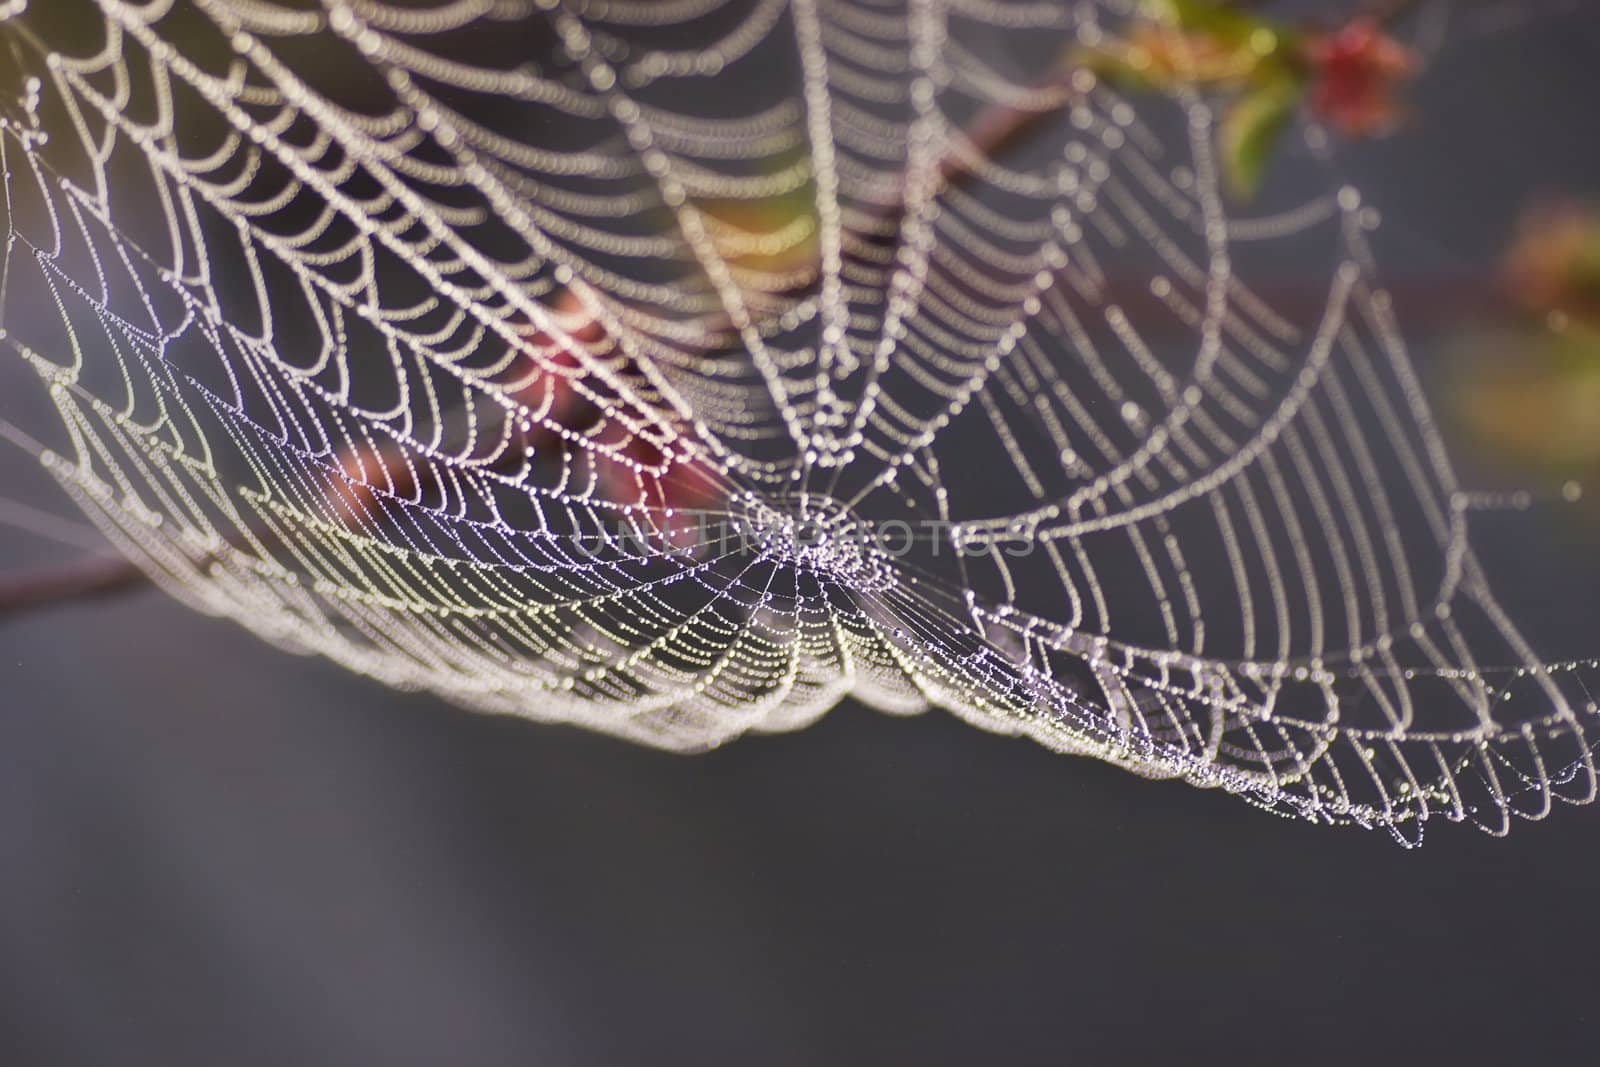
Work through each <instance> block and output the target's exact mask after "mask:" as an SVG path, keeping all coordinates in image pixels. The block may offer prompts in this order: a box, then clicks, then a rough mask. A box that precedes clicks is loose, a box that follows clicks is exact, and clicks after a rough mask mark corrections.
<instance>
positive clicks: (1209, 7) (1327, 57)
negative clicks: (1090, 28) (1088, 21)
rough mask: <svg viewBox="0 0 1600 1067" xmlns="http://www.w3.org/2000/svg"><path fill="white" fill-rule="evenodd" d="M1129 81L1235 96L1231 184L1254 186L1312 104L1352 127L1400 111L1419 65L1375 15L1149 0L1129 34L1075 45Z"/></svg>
mask: <svg viewBox="0 0 1600 1067" xmlns="http://www.w3.org/2000/svg"><path fill="white" fill-rule="evenodd" d="M1074 59H1075V62H1076V63H1077V64H1078V65H1081V66H1084V67H1087V68H1088V69H1090V70H1092V71H1094V72H1095V73H1096V74H1097V75H1099V76H1100V77H1101V78H1103V79H1105V80H1106V81H1108V82H1109V83H1111V84H1113V85H1116V86H1118V87H1120V88H1122V89H1124V90H1125V91H1161V92H1171V91H1173V90H1176V89H1179V88H1183V87H1193V88H1198V89H1203V90H1208V91H1213V92H1217V93H1220V94H1223V95H1225V96H1231V97H1232V99H1231V101H1230V102H1228V103H1227V104H1226V105H1225V107H1224V109H1223V115H1222V122H1221V125H1220V127H1219V129H1218V151H1219V154H1220V156H1221V161H1222V169H1223V174H1224V177H1225V178H1226V180H1227V183H1228V188H1229V190H1230V191H1231V192H1232V193H1233V195H1234V196H1235V197H1237V198H1239V199H1249V198H1251V197H1253V196H1255V194H1256V192H1257V191H1258V190H1259V189H1260V187H1261V183H1262V181H1263V179H1264V178H1265V176H1266V172H1267V167H1268V165H1269V163H1270V162H1271V160H1272V157H1273V155H1274V152H1275V149H1276V148H1277V147H1278V144H1279V143H1280V141H1281V140H1282V137H1283V134H1284V133H1285V132H1286V131H1287V130H1289V129H1290V127H1291V126H1292V124H1293V120H1294V118H1295V116H1296V115H1298V114H1300V113H1301V112H1302V111H1309V113H1310V114H1311V115H1313V116H1314V117H1315V118H1317V119H1319V120H1321V121H1323V122H1326V123H1328V124H1329V125H1331V126H1332V127H1333V128H1334V129H1336V130H1338V131H1339V132H1340V133H1342V134H1344V135H1345V136H1348V137H1372V136H1376V135H1379V134H1382V133H1385V132H1388V131H1389V130H1390V129H1392V128H1393V127H1394V126H1395V125H1396V123H1397V120H1398V116H1399V108H1398V105H1397V103H1396V98H1395V94H1396V92H1397V90H1398V88H1399V86H1400V85H1401V83H1403V82H1404V81H1405V80H1406V79H1408V78H1409V77H1410V76H1411V75H1412V74H1413V73H1414V72H1415V70H1416V62H1415V60H1414V59H1413V57H1412V55H1411V53H1410V52H1409V51H1407V50H1406V49H1405V48H1404V47H1402V46H1401V45H1400V44H1399V43H1398V42H1396V41H1395V40H1394V39H1393V38H1392V37H1390V36H1389V35H1388V34H1387V33H1386V32H1385V29H1384V25H1383V23H1382V22H1381V21H1380V20H1378V19H1376V18H1373V17H1367V16H1362V17H1357V18H1352V19H1349V20H1348V21H1346V22H1345V23H1343V24H1342V25H1340V26H1338V27H1336V28H1334V29H1317V28H1311V27H1301V26H1295V25H1290V24H1288V23H1284V22H1280V21H1278V20H1275V19H1272V18H1269V17H1267V16H1265V15H1262V14H1258V13H1255V12H1252V11H1247V10H1245V9H1243V8H1242V7H1240V6H1239V5H1237V4H1232V3H1225V2H1215V0H1147V2H1146V4H1145V5H1144V7H1143V13H1142V14H1141V15H1140V16H1139V17H1137V18H1135V19H1134V20H1133V22H1132V23H1131V25H1130V27H1129V28H1128V30H1127V31H1126V36H1125V37H1123V38H1120V39H1112V40H1109V41H1107V42H1105V43H1103V44H1100V45H1097V46H1095V47H1092V48H1082V49H1079V50H1078V51H1077V52H1076V53H1075V57H1074Z"/></svg>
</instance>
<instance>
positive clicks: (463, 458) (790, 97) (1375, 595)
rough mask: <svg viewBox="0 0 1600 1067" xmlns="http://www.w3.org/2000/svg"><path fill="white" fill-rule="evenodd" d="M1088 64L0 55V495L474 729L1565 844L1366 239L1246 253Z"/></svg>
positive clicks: (1240, 223)
mask: <svg viewBox="0 0 1600 1067" xmlns="http://www.w3.org/2000/svg"><path fill="white" fill-rule="evenodd" d="M1130 17H1136V13H1135V12H1132V11H1130V10H1127V9H1125V8H1124V7H1122V6H1121V5H1118V4H1115V3H1102V2H1096V3H1079V4H1072V5H1068V4H1055V3H1039V2H1015V3H1001V2H994V0H910V2H897V0H852V2H832V0H793V2H781V0H733V2H727V3H722V2H718V0H656V2H645V0H574V2H570V3H558V2H556V0H537V2H535V0H445V2H426V3H424V2H407V3H403V4H380V3H376V2H370V0H327V2H326V3H325V4H323V5H317V4H314V3H308V2H303V0H302V2H293V3H291V2H287V0H189V2H183V0H157V2H151V3H147V4H138V3H124V2H118V0H49V2H48V3H46V2H43V0H33V2H32V3H30V2H29V0H8V2H6V3H0V39H3V42H4V43H3V48H4V56H5V58H4V61H3V62H0V71H4V72H5V73H4V84H3V86H0V88H3V90H4V96H3V99H4V111H3V114H4V122H3V128H0V151H3V166H4V170H5V192H6V219H7V223H6V225H7V243H6V247H5V260H4V275H3V279H0V316H3V319H0V325H3V326H4V328H5V337H4V344H5V346H6V349H7V350H8V352H9V353H10V354H12V355H13V356H14V357H15V358H17V359H20V360H23V361H25V362H26V363H27V364H29V365H30V366H31V367H32V368H33V369H34V370H35V371H36V372H37V375H38V379H39V382H40V383H41V386H42V387H43V388H44V389H45V390H47V391H48V394H49V397H50V398H51V401H52V404H53V408H54V411H55V413H56V414H58V415H59V425H58V426H56V427H55V429H56V431H57V432H58V437H57V441H56V443H55V444H54V445H52V446H51V447H48V448H43V449H41V451H40V454H39V458H40V460H41V461H42V462H43V463H44V464H45V466H46V467H47V469H48V470H49V471H50V472H51V473H52V474H53V475H54V476H55V478H56V479H57V480H59V482H60V484H61V485H62V486H63V487H64V488H65V489H66V490H67V492H68V493H70V494H71V496H72V497H73V499H74V500H75V501H76V502H77V504H78V505H79V506H80V507H81V508H82V509H83V510H84V511H85V512H86V513H87V514H88V515H89V516H90V517H91V518H92V519H93V520H94V521H95V522H96V524H97V525H98V526H99V527H100V528H101V529H102V530H103V531H104V532H105V534H106V535H107V536H109V537H110V538H112V539H113V541H114V542H115V543H116V544H117V546H118V547H119V548H120V549H121V550H122V551H124V552H126V553H127V554H128V555H129V556H130V557H132V558H133V559H135V560H136V561H138V562H139V563H140V564H141V566H142V567H144V568H145V569H147V570H148V571H149V572H150V573H151V574H152V575H153V576H154V577H155V578H156V579H157V580H158V581H159V582H160V583H161V584H162V585H163V586H164V587H165V588H167V589H168V590H169V591H170V592H171V593H172V594H174V595H175V596H177V597H179V598H181V599H183V600H185V601H187V602H189V603H190V604H192V605H194V606H196V607H198V608H200V609H201V610H204V611H207V612H212V613H215V614H218V615H225V616H230V617H232V618H234V619H236V620H237V621H239V622H240V623H242V624H244V625H245V626H247V627H249V628H251V629H252V630H254V631H256V632H258V633H260V634H261V635H263V636H265V637H266V638H268V639H269V640H271V641H274V642H276V643H278V644H280V645H283V646H287V647H290V648H293V649H297V650H303V651H314V652H317V653H320V654H322V655H325V656H328V657H330V658H332V659H334V660H336V661H337V662H339V663H341V664H343V665H345V666H347V667H349V668H352V669H354V670H357V671H360V672H363V673H365V674H368V675H371V676H373V677H375V678H378V679H381V680H383V681H384V682H387V683H389V684H391V685H396V686H402V687H410V688H422V689H427V690H432V691H434V692H437V693H439V694H441V695H443V696H445V697H447V698H449V699H450V700H453V701H456V702H458V703H460V704H463V705H467V706H470V707H475V708H481V709H486V710H491V711H498V712H509V713H515V714H519V715H524V716H527V717H530V718H535V719H541V720H553V721H565V722H572V723H578V724H581V725H583V726H586V727H590V728H593V729H597V730H601V731H605V732H607V733H611V734H615V735H619V736H622V737H626V738H629V739H632V740H635V741H640V742H644V743H647V744H651V745H657V746H661V747H666V748H672V749H681V750H698V749H704V748H706V747H709V746H713V745H717V744H720V743H722V742H725V741H727V740H729V739H732V738H734V737H737V736H739V735H740V734H742V733H744V732H746V731H751V730H755V731H778V730H790V729H795V728H797V727H800V726H803V725H805V724H807V723H809V722H811V721H813V720H815V719H816V718H817V717H818V716H820V715H821V714H822V713H824V712H825V711H827V710H828V709H829V708H830V707H832V706H833V705H834V704H836V703H837V702H838V701H839V700H841V699H842V698H844V697H845V696H846V695H847V694H854V695H855V696H857V697H859V698H860V699H862V700H864V701H866V702H867V703H869V704H871V705H874V706H876V707H879V708H881V709H883V710H886V711H892V712H911V711H917V710H921V709H923V708H926V707H929V706H934V705H937V706H941V707H944V708H947V709H949V710H950V711H952V712H954V713H955V714H957V715H959V716H961V717H963V718H964V719H967V720H969V721H971V722H972V723H974V724H976V725H979V726H982V727H984V728H985V729H990V730H996V731H1001V732H1006V733H1016V734H1024V735H1027V736H1030V737H1032V738H1034V739H1036V740H1038V741H1040V742H1042V743H1044V744H1046V745H1048V746H1050V747H1052V748H1055V749H1058V750H1061V751H1066V752H1072V753H1082V754H1089V755H1094V756H1097V757H1100V758H1103V759H1106V760H1110V761H1112V762H1115V763H1118V764H1121V765H1123V766H1126V767H1128V768H1129V769H1132V770H1134V771H1136V772H1138V773H1140V774H1145V775H1149V776H1178V777H1182V778H1184V779H1186V780H1188V781H1190V782H1192V783H1194V784H1197V785H1203V786H1213V787H1222V788H1224V789H1227V790H1229V791H1230V792H1235V793H1237V794H1239V795H1241V796H1243V797H1244V798H1246V799H1248V800H1250V801H1252V802H1254V803H1256V804H1259V805H1261V806H1263V807H1266V808H1268V809H1271V810H1274V811H1277V812H1279V813H1283V814H1288V815H1294V816H1299V817H1304V818H1307V819H1311V820H1314V821H1319V822H1328V823H1352V822H1353V823H1359V824H1362V825H1381V826H1386V827H1389V828H1391V829H1392V830H1393V831H1394V832H1395V833H1396V834H1397V836H1400V837H1401V838H1402V839H1404V840H1408V841H1410V840H1415V839H1417V838H1419V837H1420V827H1421V824H1422V823H1423V822H1424V821H1425V820H1426V819H1427V818H1429V817H1431V816H1436V815H1443V816H1445V817H1448V818H1450V819H1453V820H1463V819H1464V820H1470V821H1473V822H1475V823H1477V824H1479V825H1481V826H1483V827H1485V828H1486V829H1489V830H1491V831H1495V832H1499V831H1502V830H1504V829H1505V828H1506V827H1507V826H1508V825H1509V821H1510V817H1511V816H1512V815H1513V814H1521V815H1528V816H1532V817H1538V816H1541V815H1543V814H1545V813H1546V812H1547V811H1548V810H1549V809H1550V808H1551V806H1552V803H1553V802H1554V801H1555V800H1557V799H1567V800H1575V801H1585V800H1588V799H1590V798H1592V796H1593V795H1594V791H1595V773H1594V766H1593V763H1592V761H1591V756H1590V747H1591V745H1590V742H1589V740H1588V739H1587V736H1586V731H1587V728H1588V724H1589V723H1590V722H1591V721H1592V720H1593V717H1594V713H1595V706H1594V703H1593V698H1592V696H1591V694H1590V691H1589V687H1588V684H1587V683H1588V678H1589V677H1590V675H1591V674H1592V673H1593V671H1594V664H1593V663H1566V664H1559V665H1549V664H1544V663H1541V661H1540V660H1539V659H1538V657H1537V656H1536V655H1535V654H1534V653H1533V651H1532V650H1531V649H1530V648H1528V647H1527V645H1526V644H1525V642H1524V641H1523V639H1522V638H1521V637H1519V635H1518V633H1517V631H1516V629H1515V628H1514V627H1513V625H1512V623H1511V622H1510V621H1509V620H1508V619H1507V618H1506V617H1505V616H1504V614H1503V613H1502V612H1501V610H1500V609H1499V608H1498V607H1497V605H1496V603H1495V601H1494V599H1493V598H1492V596H1491V594H1490V591H1489V588H1488V586H1487V584H1486V580H1485V577H1484V575H1483V574H1482V573H1481V571H1480V568H1479V565H1478V563H1477V561H1476V559H1475V557H1474V555H1473V552H1472V550H1471V548H1470V547H1469V544H1468V541H1467V516H1468V503H1467V498H1466V497H1465V496H1464V494H1462V493H1461V492H1460V491H1459V489H1458V487H1457V485H1456V483H1455V481H1454V480H1453V476H1452V474H1451V471H1450V467H1449V464H1448V462H1447V460H1446V458H1445V456H1444V454H1443V452H1442V450H1441V447H1440V444H1439V440H1438V438H1437V435H1436V433H1435V430H1434V427H1433V424H1432V421H1431V419H1430V416H1429V413H1428V410H1427V407H1426V405H1425V402H1424V400H1423V398H1422V395H1421V393H1420V390H1419V386H1418V383H1417V381H1416V380H1415V378H1414V377H1413V375H1412V372H1411V370H1410V369H1409V366H1408V363H1407V359H1406V356H1405V353H1404V350H1403V344H1402V340H1401V337H1400V334H1399V332H1398V330H1397V328H1396V325H1395V323H1394V321H1393V318H1392V315H1391V308H1390V303H1389V300H1388V298H1387V296H1386V294H1385V293H1384V292H1383V291H1382V289H1381V288H1379V286H1378V284H1377V282H1376V281H1375V279H1374V275H1373V271H1372V268H1371V265H1370V263H1369V260H1368V256H1367V252H1366V246H1365V244H1364V239H1363V238H1364V231H1365V230H1366V229H1368V228H1369V227H1370V225H1371V223H1372V220H1371V218H1370V216H1369V214H1368V213H1367V212H1366V211H1365V210H1364V209H1363V208H1362V206H1361V205H1360V203H1359V198H1358V197H1357V196H1356V195H1355V194H1354V193H1353V191H1350V190H1344V191H1342V192H1337V193H1333V194H1330V195H1329V196H1326V197H1323V198H1320V199H1317V200H1315V201H1313V202H1311V203H1309V204H1305V203H1302V204H1297V205H1285V206H1284V207H1283V208H1282V210H1281V211H1280V210H1276V209H1270V208H1268V207H1267V206H1265V205H1263V206H1262V207H1261V208H1260V209H1259V210H1257V211H1254V212H1253V213H1251V217H1233V216H1234V215H1236V214H1240V213H1239V212H1237V210H1236V208H1235V207H1234V206H1233V205H1231V204H1228V203H1226V202H1225V201H1224V200H1223V198H1222V197H1221V196H1220V194H1219V192H1218V190H1217V185H1218V182H1217V176H1216V161H1215V159H1214V158H1213V154H1212V143H1213V132H1212V127H1213V121H1214V116H1215V110H1214V107H1213V106H1212V104H1211V103H1210V102H1208V101H1207V100H1206V99H1204V98H1203V97H1202V96H1200V95H1197V94H1196V93H1194V92H1190V91H1182V92H1175V93H1172V94H1154V93H1148V94H1143V95H1138V96H1122V95H1119V94H1118V93H1117V92H1116V91H1115V90H1113V89H1112V88H1111V87H1109V86H1107V85H1104V84H1099V83H1097V82H1096V81H1095V79H1094V78H1093V77H1091V76H1090V75H1088V74H1087V73H1086V72H1085V71H1082V70H1078V71H1076V72H1072V71H1067V70H1066V68H1064V66H1063V57H1065V56H1068V55H1070V53H1071V50H1072V48H1073V46H1074V44H1075V43H1080V44H1089V45H1093V44H1095V43H1097V42H1098V41H1101V40H1103V39H1104V38H1105V36H1106V35H1114V34H1116V33H1117V32H1118V29H1119V27H1121V26H1123V25H1124V24H1125V23H1126V20H1127V19H1128V18H1130ZM1064 71H1065V73H1063V72H1064ZM996 116H999V117H1000V118H999V119H997V118H996ZM1019 116H1020V117H1022V118H1024V119H1027V120H1029V122H1030V123H1031V125H1029V127H1028V131H1027V135H1026V136H1022V137H1017V138H1014V139H1012V140H1011V141H1009V142H1007V143H1006V144H1005V145H1004V147H999V146H998V140H1000V139H996V138H994V137H991V136H988V134H990V133H992V132H993V130H994V126H995V123H996V122H997V121H999V122H1002V123H1004V122H1007V121H1012V120H1016V119H1017V118H1018V117H1019ZM986 138H987V140H989V141H995V142H996V144H995V145H991V144H986V143H985V141H986ZM1308 261H1309V262H1312V263H1320V264H1322V265H1323V266H1322V271H1323V273H1322V274H1321V275H1320V277H1321V278H1322V279H1323V281H1324V282H1325V283H1326V284H1325V288H1324V289H1323V290H1322V295H1319V296H1318V297H1317V298H1316V300H1315V301H1314V304H1315V306H1310V307H1308V306H1304V305H1305V303H1306V302H1305V300H1304V298H1303V295H1302V296H1300V297H1295V296H1293V295H1292V294H1288V293H1285V292H1277V293H1275V291H1274V279H1275V278H1277V277H1279V276H1280V275H1281V272H1282V271H1283V270H1284V264H1287V263H1294V264H1303V263H1305V262H1308ZM1130 279H1131V280H1130ZM1280 288H1281V287H1280ZM1297 304H1298V305H1300V306H1295V305H1297ZM691 516H692V517H693V518H694V519H695V520H696V521H703V520H704V519H705V518H706V517H707V516H710V517H713V518H721V519H728V520H736V522H737V523H738V524H739V528H740V529H742V530H745V531H747V532H749V533H750V534H752V536H751V537H747V538H745V539H743V540H736V541H730V542H714V543H708V542H706V541H704V540H703V539H700V540H696V541H695V542H694V543H693V544H689V543H688V541H687V540H686V539H685V538H684V537H683V529H682V526H683V524H684V523H685V522H686V521H687V520H688V519H689V518H690V517H691ZM890 526H893V527H894V529H895V531H896V533H897V535H898V536H899V537H900V539H901V541H902V542H903V544H905V545H907V546H911V547H912V548H914V551H905V552H890V551H887V550H885V549H884V548H883V545H882V543H881V542H870V541H869V542H864V541H863V540H862V539H861V538H860V537H859V536H857V535H858V534H859V533H860V532H861V531H862V530H863V529H867V528H869V527H870V528H874V529H884V530H887V529H888V528H889V527H890ZM807 530H809V531H810V532H809V533H807ZM907 531H909V533H907ZM686 546H687V547H686Z"/></svg>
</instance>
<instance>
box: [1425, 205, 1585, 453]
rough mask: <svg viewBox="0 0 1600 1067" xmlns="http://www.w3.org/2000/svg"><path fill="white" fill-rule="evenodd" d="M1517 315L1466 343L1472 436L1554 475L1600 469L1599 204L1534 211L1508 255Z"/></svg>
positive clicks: (1464, 397)
mask: <svg viewBox="0 0 1600 1067" xmlns="http://www.w3.org/2000/svg"><path fill="white" fill-rule="evenodd" d="M1501 281H1502V288H1503V290H1504V292H1505V294H1506V296H1507V298H1508V300H1509V304H1510V310H1511V315H1510V318H1509V321H1508V322H1507V323H1506V324H1505V325H1503V326H1499V327H1496V328H1491V329H1484V330H1479V331H1477V332H1475V333H1473V334H1472V335H1471V336H1470V339H1468V340H1465V341H1463V342H1462V344H1461V345H1460V351H1459V352H1458V359H1457V360H1456V361H1455V363H1456V365H1457V367H1458V368H1459V369H1458V371H1457V372H1456V381H1455V390H1454V394H1455V395H1454V399H1455V411H1456V414H1457V417H1458V418H1459V420H1460V421H1461V422H1462V424H1463V425H1464V427H1465V428H1466V430H1467V431H1468V433H1469V434H1470V435H1471V437H1472V438H1473V440H1474V442H1475V443H1476V444H1478V445H1479V447H1480V448H1482V449H1484V450H1485V451H1487V452H1489V453H1491V454H1493V455H1494V456H1495V457H1496V458H1497V459H1500V460H1502V461H1509V462H1511V463H1513V464H1515V465H1518V466H1521V467H1528V468H1532V469H1533V471H1535V472H1536V473H1537V475H1538V476H1539V477H1540V478H1542V479H1547V480H1550V481H1561V480H1581V479H1583V478H1585V477H1588V478H1593V477H1594V476H1595V475H1596V474H1597V473H1600V209H1597V208H1595V207H1592V206H1583V205H1579V204H1574V203H1559V204H1543V205H1539V206H1536V207H1535V208H1533V209H1532V210H1530V211H1529V212H1528V213H1527V214H1526V216H1525V217H1524V219H1523V222H1522V224H1521V226H1520V227H1519V230H1518V233H1517V235H1516V237H1515V239H1514V240H1513V242H1512V244H1511V246H1510V248H1509V250H1508V252H1507V254H1506V257H1505V265H1504V268H1503V277H1502V279H1501Z"/></svg>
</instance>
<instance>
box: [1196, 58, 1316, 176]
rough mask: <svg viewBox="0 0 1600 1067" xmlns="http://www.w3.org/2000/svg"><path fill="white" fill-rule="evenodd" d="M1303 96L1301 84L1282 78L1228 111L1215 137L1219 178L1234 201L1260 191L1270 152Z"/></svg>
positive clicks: (1269, 161) (1287, 126) (1266, 85)
mask: <svg viewBox="0 0 1600 1067" xmlns="http://www.w3.org/2000/svg"><path fill="white" fill-rule="evenodd" d="M1303 96H1304V83H1303V82H1302V81H1300V80H1297V79H1294V78H1288V77H1283V78H1278V79H1275V80H1273V81H1271V82H1269V83H1267V84H1265V85H1261V86H1259V87H1257V88H1254V89H1251V90H1250V91H1249V92H1246V93H1244V94H1243V95H1241V96H1240V97H1239V98H1238V99H1237V100H1235V101H1234V102H1233V103H1232V104H1231V105H1230V106H1229V107H1228V110H1227V113H1226V114H1224V115H1223V117H1222V125H1221V127H1220V129H1219V130H1218V134H1217V136H1218V147H1219V148H1220V150H1221V154H1222V174H1223V178H1224V179H1225V180H1226V182H1227V184H1228V191H1229V192H1231V193H1232V194H1233V195H1234V196H1235V197H1237V198H1239V199H1240V200H1250V199H1252V198H1254V197H1255V195H1256V193H1257V192H1258V191H1259V190H1260V189H1261V182H1262V179H1263V178H1264V177H1265V176H1266V171H1267V165H1268V164H1269V163H1271V162H1272V153H1273V150H1274V149H1276V148H1277V146H1278V142H1279V141H1280V140H1281V139H1282V137H1283V134H1284V131H1286V130H1287V129H1288V128H1289V124H1290V123H1291V122H1292V121H1293V119H1294V115H1295V112H1296V111H1297V110H1299V107H1300V101H1301V98H1302V97H1303Z"/></svg>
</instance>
